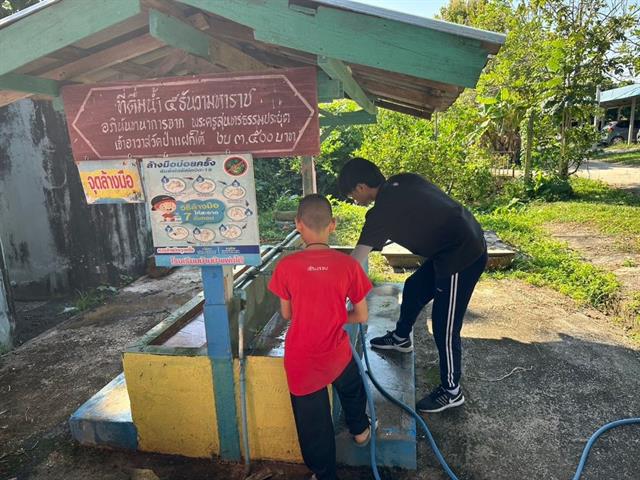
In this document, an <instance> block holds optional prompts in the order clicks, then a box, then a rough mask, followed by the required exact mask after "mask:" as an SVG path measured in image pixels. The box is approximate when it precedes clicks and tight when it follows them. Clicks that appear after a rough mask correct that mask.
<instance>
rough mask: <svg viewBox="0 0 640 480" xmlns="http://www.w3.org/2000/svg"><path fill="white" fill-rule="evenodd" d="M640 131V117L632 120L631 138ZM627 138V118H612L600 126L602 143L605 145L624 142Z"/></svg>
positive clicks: (636, 136)
mask: <svg viewBox="0 0 640 480" xmlns="http://www.w3.org/2000/svg"><path fill="white" fill-rule="evenodd" d="M639 132H640V118H638V119H635V120H634V122H633V133H632V134H631V139H632V140H634V139H635V140H636V141H637V138H638V133H639ZM628 138H629V120H614V121H612V122H609V123H608V124H607V125H605V126H604V127H603V128H602V143H603V144H605V145H617V144H619V143H626V141H627V139H628Z"/></svg>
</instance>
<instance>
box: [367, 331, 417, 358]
mask: <svg viewBox="0 0 640 480" xmlns="http://www.w3.org/2000/svg"><path fill="white" fill-rule="evenodd" d="M369 343H370V344H371V347H372V348H379V349H381V350H397V351H398V352H403V353H407V352H411V351H412V350H413V345H412V344H411V338H403V339H400V340H399V339H398V338H397V337H396V336H395V332H391V331H389V330H388V331H387V334H386V335H383V336H382V337H376V338H372V339H371V340H370V341H369Z"/></svg>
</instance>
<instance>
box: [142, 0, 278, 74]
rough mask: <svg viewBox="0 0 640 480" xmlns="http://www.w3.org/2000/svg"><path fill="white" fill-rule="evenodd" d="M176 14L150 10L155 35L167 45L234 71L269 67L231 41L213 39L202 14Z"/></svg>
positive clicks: (151, 28)
mask: <svg viewBox="0 0 640 480" xmlns="http://www.w3.org/2000/svg"><path fill="white" fill-rule="evenodd" d="M156 1H157V0H156ZM160 3H164V2H160ZM174 15H178V16H177V17H176V16H169V15H166V14H164V13H161V12H158V11H157V10H154V9H150V10H149V22H150V23H149V29H150V31H151V34H152V35H154V32H155V36H156V37H157V38H159V39H161V40H162V41H163V42H165V43H166V44H168V45H171V46H173V47H176V48H181V49H182V50H185V51H187V52H189V53H190V54H192V55H196V56H198V57H200V58H203V59H205V60H208V61H210V62H212V63H215V64H218V65H220V66H222V67H225V68H226V69H228V70H231V71H233V70H236V71H239V70H264V69H266V68H268V67H267V66H266V65H265V64H263V63H262V62H260V61H259V60H256V59H255V58H253V57H251V56H250V55H247V54H246V53H244V52H243V51H242V50H240V49H238V48H235V47H234V46H232V45H230V44H228V43H227V42H224V41H222V40H219V39H216V38H213V36H212V35H211V33H209V32H206V29H208V28H209V23H208V22H207V20H206V18H205V17H204V16H203V15H202V14H196V15H194V16H192V17H189V18H185V17H184V16H181V15H179V13H178V12H175V11H174ZM192 22H197V24H198V28H199V29H197V28H195V27H194V26H193V25H192Z"/></svg>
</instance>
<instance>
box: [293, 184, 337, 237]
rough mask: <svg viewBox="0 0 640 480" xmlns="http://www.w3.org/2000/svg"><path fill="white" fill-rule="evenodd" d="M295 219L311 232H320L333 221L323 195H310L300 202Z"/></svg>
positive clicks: (328, 204)
mask: <svg viewBox="0 0 640 480" xmlns="http://www.w3.org/2000/svg"><path fill="white" fill-rule="evenodd" d="M296 218H297V219H298V221H300V222H302V223H304V224H305V225H306V226H307V227H309V228H310V229H311V230H314V231H316V232H319V231H322V230H323V229H324V228H326V227H327V225H329V224H330V223H331V220H332V219H333V211H332V210H331V204H330V203H329V200H327V199H326V198H325V197H324V196H323V195H320V194H319V193H312V194H310V195H307V196H306V197H304V198H303V199H302V200H300V204H299V205H298V213H297V214H296Z"/></svg>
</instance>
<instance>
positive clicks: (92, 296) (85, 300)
mask: <svg viewBox="0 0 640 480" xmlns="http://www.w3.org/2000/svg"><path fill="white" fill-rule="evenodd" d="M117 293H118V289H117V288H115V287H110V286H106V285H101V286H99V287H98V288H91V289H89V290H82V291H81V290H78V291H77V294H78V295H77V297H76V299H75V301H74V302H73V306H74V307H76V308H77V309H78V311H79V312H84V311H87V310H92V309H94V308H96V307H97V306H99V305H102V304H103V303H104V302H105V300H106V299H107V298H109V297H112V296H114V295H116V294H117Z"/></svg>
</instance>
